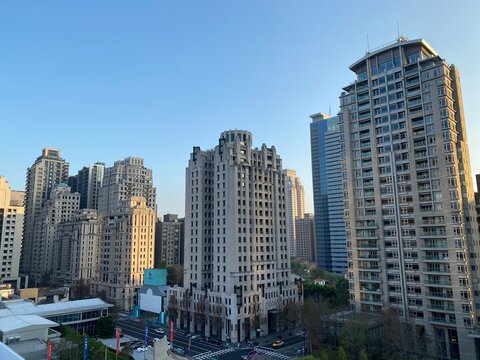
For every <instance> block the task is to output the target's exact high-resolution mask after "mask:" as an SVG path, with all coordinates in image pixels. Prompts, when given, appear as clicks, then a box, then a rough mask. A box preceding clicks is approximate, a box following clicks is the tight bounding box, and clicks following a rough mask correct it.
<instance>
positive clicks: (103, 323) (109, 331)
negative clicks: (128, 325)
mask: <svg viewBox="0 0 480 360" xmlns="http://www.w3.org/2000/svg"><path fill="white" fill-rule="evenodd" d="M114 330H115V328H114V321H113V317H111V316H105V317H101V318H100V319H98V320H97V334H98V336H100V337H101V338H109V337H111V336H112V335H114Z"/></svg>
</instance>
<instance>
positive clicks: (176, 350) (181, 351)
mask: <svg viewBox="0 0 480 360" xmlns="http://www.w3.org/2000/svg"><path fill="white" fill-rule="evenodd" d="M173 352H174V353H175V354H178V355H185V350H184V349H183V348H181V347H174V348H173Z"/></svg>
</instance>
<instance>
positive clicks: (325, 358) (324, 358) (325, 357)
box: [320, 349, 328, 360]
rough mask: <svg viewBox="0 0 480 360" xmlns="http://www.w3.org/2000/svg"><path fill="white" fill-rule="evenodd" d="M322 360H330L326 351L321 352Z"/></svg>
mask: <svg viewBox="0 0 480 360" xmlns="http://www.w3.org/2000/svg"><path fill="white" fill-rule="evenodd" d="M320 360H328V352H327V350H325V349H322V351H320Z"/></svg>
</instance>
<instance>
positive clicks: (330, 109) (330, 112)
mask: <svg viewBox="0 0 480 360" xmlns="http://www.w3.org/2000/svg"><path fill="white" fill-rule="evenodd" d="M328 116H332V105H330V106H329V107H328Z"/></svg>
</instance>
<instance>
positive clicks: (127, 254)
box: [92, 196, 156, 310]
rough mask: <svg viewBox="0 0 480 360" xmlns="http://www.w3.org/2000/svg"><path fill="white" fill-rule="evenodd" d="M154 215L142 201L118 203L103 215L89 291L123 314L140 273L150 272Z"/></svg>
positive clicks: (133, 298) (134, 198)
mask: <svg viewBox="0 0 480 360" xmlns="http://www.w3.org/2000/svg"><path fill="white" fill-rule="evenodd" d="M155 218H156V214H155V211H154V210H153V209H152V208H150V207H148V206H147V202H146V201H145V198H143V197H137V196H131V197H130V198H129V199H128V200H120V202H119V203H118V204H116V205H115V207H114V208H113V209H112V210H110V211H109V212H108V214H105V215H103V219H102V220H103V221H102V228H101V229H102V234H101V240H100V247H99V252H100V256H99V257H100V261H99V264H98V265H99V269H98V271H97V279H96V280H94V281H92V285H93V286H92V290H93V292H94V293H96V294H97V295H99V296H102V297H104V298H105V299H106V300H107V301H108V302H112V303H114V304H115V305H117V306H118V307H120V308H121V309H123V310H132V309H133V306H134V305H135V304H136V298H137V291H138V289H139V288H140V287H141V286H142V284H143V271H144V270H145V269H152V268H153V255H154V236H155Z"/></svg>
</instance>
